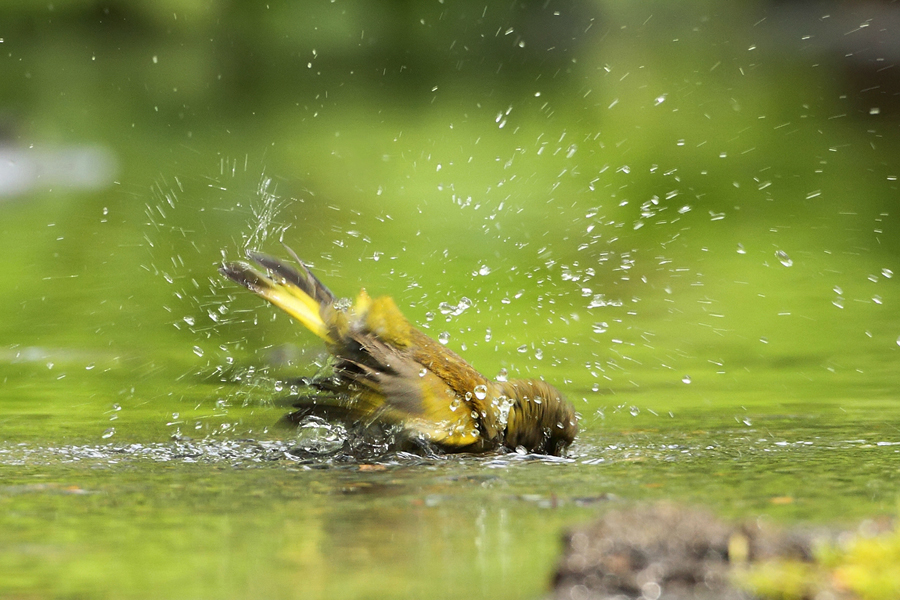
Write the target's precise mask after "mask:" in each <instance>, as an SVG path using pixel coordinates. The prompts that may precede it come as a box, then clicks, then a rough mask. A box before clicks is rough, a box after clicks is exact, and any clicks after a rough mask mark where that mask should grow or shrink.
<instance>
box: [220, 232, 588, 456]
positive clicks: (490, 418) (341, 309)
mask: <svg viewBox="0 0 900 600" xmlns="http://www.w3.org/2000/svg"><path fill="white" fill-rule="evenodd" d="M288 251H289V252H290V253H291V255H292V256H293V258H294V260H296V261H297V263H298V266H299V269H295V268H294V267H292V266H290V265H287V264H285V263H284V262H282V261H281V260H278V259H277V258H273V257H271V256H266V255H264V254H259V253H256V252H248V253H247V256H248V257H249V258H250V259H251V260H252V261H254V262H255V263H257V264H258V265H260V266H262V267H263V268H264V269H265V270H266V273H262V272H260V271H258V270H256V269H255V268H253V267H252V266H250V265H249V264H247V263H243V262H234V263H227V264H224V265H222V266H221V267H220V268H219V271H220V272H221V273H222V274H223V275H224V276H225V277H228V278H229V279H231V280H233V281H235V282H237V283H239V284H241V285H243V286H244V287H246V288H247V289H249V290H250V291H251V292H254V293H255V294H257V295H259V296H261V297H263V298H265V299H266V300H268V301H269V302H271V303H272V304H274V305H275V306H277V307H278V308H280V309H282V310H283V311H285V312H286V313H288V314H289V315H291V316H292V317H293V318H295V319H297V320H298V321H300V322H301V323H302V324H303V325H304V326H305V327H306V328H307V329H309V330H310V331H312V332H313V333H314V334H316V335H317V336H319V337H320V338H321V339H322V340H324V341H325V344H326V346H327V348H328V350H329V352H330V353H331V354H332V355H333V357H334V358H333V361H332V362H333V365H332V367H333V374H332V375H331V376H329V377H320V378H317V379H313V380H312V381H310V382H309V384H310V385H311V386H312V387H313V388H315V389H317V390H318V391H319V392H320V393H319V394H317V395H313V396H312V397H311V398H309V399H306V400H305V401H303V402H301V404H298V405H296V406H297V407H298V408H300V409H301V410H299V411H297V412H296V413H292V415H289V416H288V419H289V420H293V421H299V420H300V419H301V418H302V417H303V416H305V415H307V414H310V410H311V409H314V408H315V407H319V408H325V409H332V410H330V412H329V411H328V410H325V411H320V412H323V413H325V414H330V415H331V416H334V415H340V416H341V418H342V419H343V420H345V421H348V422H350V423H354V422H355V423H362V424H375V423H377V424H383V425H388V426H399V427H400V428H401V429H402V430H403V431H404V432H405V433H406V434H408V435H409V436H410V438H411V439H413V440H417V441H423V442H427V443H430V444H431V445H433V446H435V447H437V448H439V449H441V450H443V451H446V452H487V451H491V450H495V449H498V448H500V447H505V448H508V449H510V450H518V449H524V450H526V451H528V452H536V453H542V454H552V455H562V454H564V453H565V450H566V448H567V447H568V446H569V444H571V443H572V441H573V440H574V439H575V434H576V433H577V432H578V424H577V419H576V416H575V409H574V408H573V407H572V405H571V404H570V403H569V402H568V401H566V400H565V398H563V396H562V394H560V393H559V392H558V391H557V390H556V389H555V388H554V387H552V386H551V385H549V384H547V383H544V382H543V381H539V380H535V379H520V380H510V381H491V380H490V379H488V378H487V377H485V376H484V375H482V374H481V373H479V372H478V371H476V370H475V369H474V368H472V366H470V365H469V363H467V362H466V361H465V360H463V359H462V358H461V357H460V356H459V355H457V354H456V353H454V352H452V351H450V350H448V349H447V348H446V347H444V346H443V345H441V344H439V343H437V342H435V341H434V340H432V339H431V338H429V337H428V336H427V335H425V334H424V333H422V332H421V331H419V330H418V329H416V328H415V327H413V326H412V325H411V324H410V322H409V321H407V320H406V317H404V316H403V314H402V313H401V312H400V309H398V308H397V305H396V304H395V303H394V301H393V299H391V298H390V297H388V296H381V297H379V298H371V297H370V296H369V295H368V294H367V293H366V291H365V289H363V290H361V291H360V292H359V296H357V298H356V301H355V302H354V303H353V304H352V305H350V303H349V302H342V301H340V300H337V299H336V298H335V296H334V294H332V293H331V291H330V290H329V289H328V288H327V287H325V286H324V285H323V284H322V282H321V281H319V280H318V279H317V278H316V276H315V275H313V274H312V272H311V271H310V270H309V268H307V266H306V265H305V264H303V261H301V260H300V259H299V258H297V255H296V254H294V252H293V251H292V250H290V248H288Z"/></svg>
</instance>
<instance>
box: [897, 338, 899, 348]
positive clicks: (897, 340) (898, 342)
mask: <svg viewBox="0 0 900 600" xmlns="http://www.w3.org/2000/svg"><path fill="white" fill-rule="evenodd" d="M897 345H898V346H900V337H898V338H897Z"/></svg>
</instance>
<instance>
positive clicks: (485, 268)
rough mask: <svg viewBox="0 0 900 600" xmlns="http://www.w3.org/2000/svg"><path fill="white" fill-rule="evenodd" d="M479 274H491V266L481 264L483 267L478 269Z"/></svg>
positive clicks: (483, 275)
mask: <svg viewBox="0 0 900 600" xmlns="http://www.w3.org/2000/svg"><path fill="white" fill-rule="evenodd" d="M478 274H479V275H481V276H482V277H485V276H487V275H490V274H491V268H490V267H489V266H487V265H481V268H479V269H478Z"/></svg>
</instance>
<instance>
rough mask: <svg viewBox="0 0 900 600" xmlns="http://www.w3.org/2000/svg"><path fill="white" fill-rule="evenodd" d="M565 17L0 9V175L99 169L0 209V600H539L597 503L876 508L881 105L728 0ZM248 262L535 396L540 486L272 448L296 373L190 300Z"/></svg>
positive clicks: (887, 271)
mask: <svg viewBox="0 0 900 600" xmlns="http://www.w3.org/2000/svg"><path fill="white" fill-rule="evenodd" d="M332 4H333V3H332ZM585 6H590V7H593V8H591V10H596V11H598V15H599V16H596V18H595V20H594V21H593V22H594V23H595V25H594V27H596V31H597V33H596V35H594V33H591V34H590V35H587V34H582V33H579V36H582V35H583V37H578V40H579V43H578V44H576V45H575V47H569V46H565V45H561V46H560V48H561V49H560V50H558V51H556V52H548V53H546V54H541V53H540V52H538V51H537V50H533V52H532V54H527V55H525V54H517V52H518V50H516V49H517V48H518V49H522V48H521V47H520V46H518V45H516V44H515V43H514V42H515V40H514V39H513V37H515V35H514V34H509V35H499V36H496V35H495V34H496V31H497V27H498V26H499V25H504V24H511V25H510V26H512V27H513V29H514V30H515V29H516V28H517V27H520V26H521V27H524V28H525V29H526V30H527V27H525V25H524V24H523V23H527V21H526V22H523V21H521V19H522V18H523V17H515V16H514V15H512V14H511V13H509V14H508V13H506V12H503V11H499V13H497V12H496V11H495V12H492V11H487V10H485V14H484V15H481V14H480V13H479V14H476V15H474V16H473V15H467V14H463V12H461V11H464V10H465V9H464V8H462V7H456V8H453V7H444V8H441V7H440V6H437V5H436V6H435V7H432V8H428V9H424V8H423V9H422V10H423V11H424V12H422V14H421V15H420V14H418V13H416V14H413V13H415V10H414V9H412V8H410V7H406V11H407V12H408V14H407V15H406V16H407V17H409V19H411V20H410V21H409V23H407V20H409V19H405V18H401V17H397V16H394V17H390V15H392V14H394V13H393V12H391V10H389V9H388V8H385V7H382V9H381V12H378V13H377V14H376V15H375V16H372V17H371V18H370V17H368V16H366V15H365V14H364V12H365V11H364V10H363V8H361V7H358V6H355V5H346V6H338V7H334V6H331V5H327V6H326V5H323V6H319V7H317V8H316V9H315V10H313V11H312V12H311V13H310V15H309V19H307V20H302V19H298V17H297V15H295V14H293V12H292V11H293V9H292V8H291V7H290V5H288V4H277V3H276V4H274V5H271V6H270V8H269V9H267V10H268V11H269V12H264V11H262V9H260V11H259V12H255V11H254V10H252V9H241V10H238V9H236V8H234V7H230V8H223V7H220V8H219V9H218V11H219V12H216V11H215V10H214V9H207V8H204V7H201V6H200V5H199V4H197V6H194V5H193V4H189V3H185V6H184V7H183V8H181V9H176V10H175V11H174V14H175V15H176V17H177V16H178V15H179V14H180V15H181V17H182V18H181V19H178V18H176V19H173V20H171V21H170V17H171V15H170V14H169V13H170V12H172V11H169V10H167V11H165V13H163V11H162V9H159V10H160V13H159V14H156V13H155V12H154V10H155V9H151V8H146V9H142V10H143V12H141V11H137V12H134V13H124V17H123V16H122V14H113V15H112V16H111V17H110V16H102V15H101V16H98V15H96V14H95V13H94V12H92V11H91V10H90V9H88V8H85V7H82V6H81V5H80V4H79V3H75V2H73V3H68V4H63V5H61V6H60V7H59V12H58V13H55V15H54V16H49V17H48V15H47V14H45V13H44V12H41V11H37V10H36V9H29V8H27V7H25V6H24V5H23V7H20V8H19V9H16V10H13V9H9V10H10V11H11V12H10V14H9V17H10V19H11V20H10V21H8V22H9V23H11V25H10V26H9V27H10V33H9V34H8V35H6V34H0V37H3V38H4V42H3V45H2V49H3V50H5V51H6V52H7V55H6V56H5V57H3V58H2V62H0V65H2V69H3V74H4V79H3V80H4V81H8V82H12V83H6V84H3V86H5V87H3V88H2V90H0V91H2V96H0V97H2V99H3V102H4V103H5V104H4V105H3V106H5V107H7V110H8V111H9V112H10V115H11V116H10V117H9V120H10V121H11V123H12V125H13V126H12V128H11V130H12V133H11V134H10V136H9V138H8V142H9V144H10V145H12V146H14V147H17V148H28V146H29V145H34V146H35V148H38V149H40V148H53V147H61V146H75V147H78V146H82V145H85V144H100V145H102V146H103V147H105V148H107V149H108V150H109V152H110V153H111V154H112V155H113V156H115V159H116V163H117V165H118V166H117V170H116V172H115V175H114V176H111V177H110V178H109V181H108V185H105V186H101V187H100V188H98V189H94V190H77V189H72V187H71V186H69V185H65V184H64V183H63V184H60V183H59V182H56V183H50V182H48V179H47V178H46V177H45V178H44V179H43V180H42V179H41V178H38V181H37V183H35V184H34V186H33V187H32V188H31V189H29V190H28V191H27V192H25V193H22V194H19V195H11V196H9V197H4V198H2V199H0V251H2V256H4V259H5V260H4V270H3V274H2V275H0V282H2V285H0V314H2V315H3V319H2V321H0V382H2V385H0V440H2V441H0V596H4V597H12V598H422V597H441V598H472V597H477V598H481V597H484V598H487V597H490V598H537V597H540V596H541V594H543V593H545V592H546V591H547V589H548V586H549V582H550V579H551V575H552V572H553V566H554V562H555V560H556V559H557V557H558V555H559V552H560V549H561V543H560V540H561V535H562V533H563V532H564V531H565V530H566V529H567V528H569V527H572V526H574V525H577V524H580V523H584V522H586V521H589V520H590V519H592V518H594V517H596V516H597V515H599V514H601V513H602V511H604V510H608V509H609V508H612V507H619V506H623V505H630V504H632V503H634V502H638V501H648V500H659V499H668V500H675V501H680V502H685V503H692V504H695V503H699V504H702V505H705V506H708V507H710V508H712V509H713V510H714V511H716V512H717V513H719V514H721V515H724V516H726V517H730V518H737V519H757V518H763V519H769V520H772V521H775V522H779V523H784V524H809V523H816V524H822V523H824V524H829V525H832V526H839V527H840V526H848V527H850V526H853V525H854V524H855V523H856V522H858V521H859V520H860V519H864V518H867V517H872V516H876V515H884V514H887V515H893V514H896V511H897V505H898V492H900V484H898V483H897V482H898V481H900V478H898V467H897V465H898V451H900V427H898V425H900V418H898V417H900V405H898V395H900V379H898V375H897V369H896V364H897V360H898V352H900V345H898V340H900V289H898V283H900V261H898V244H897V241H896V240H898V239H900V238H898V237H897V233H896V232H897V226H898V217H897V214H896V206H895V204H896V202H897V198H898V184H897V177H898V176H900V141H898V137H897V120H896V118H897V117H896V115H894V114H892V113H891V112H890V108H891V107H890V103H889V102H886V100H885V98H881V100H885V103H884V104H882V107H883V109H882V110H881V111H880V112H878V114H870V105H871V103H870V100H871V98H870V97H869V96H867V95H865V94H862V93H861V92H859V89H858V88H852V87H851V88H848V89H849V92H848V89H844V88H843V87H842V86H848V85H850V84H849V83H846V82H844V80H843V79H842V71H841V69H840V68H839V67H840V62H839V61H834V64H832V63H830V62H829V60H830V59H828V56H827V55H822V56H818V55H817V56H810V55H807V54H804V53H803V52H797V53H794V54H792V53H791V52H787V53H786V52H785V50H784V46H783V45H782V44H783V43H784V42H783V40H782V38H781V37H779V33H778V31H777V28H776V27H775V26H774V25H772V26H767V25H759V23H761V22H762V23H769V22H770V21H765V19H763V17H764V16H765V14H766V13H765V10H766V9H765V7H764V6H762V5H761V6H757V7H753V6H752V5H748V6H747V7H744V8H742V9H740V10H738V12H734V13H721V14H720V13H717V12H716V11H715V10H710V9H709V8H708V7H707V6H706V5H704V4H702V3H699V4H691V5H690V6H692V7H693V8H692V9H691V10H687V11H685V12H679V13H678V15H674V14H668V13H666V12H665V11H666V9H665V7H664V6H663V5H659V6H655V5H653V6H651V7H650V8H645V9H644V8H642V9H637V8H630V9H629V8H625V7H623V6H620V5H619V3H599V4H596V5H594V4H590V5H585ZM392 8H393V9H395V12H396V15H402V14H406V13H402V12H401V11H399V9H398V8H397V7H392ZM42 10H43V9H42ZM179 10H181V11H182V12H179ZM498 10H499V9H498ZM641 10H645V11H646V12H640V11H641ZM735 10H737V9H735ZM454 11H457V12H454ZM479 15H480V16H479ZM601 16H602V18H601ZM413 17H415V18H413ZM419 17H421V19H422V20H423V21H424V24H423V25H421V26H422V27H426V28H430V29H427V31H420V30H417V29H415V28H414V26H415V25H416V23H418V22H419ZM650 17H652V18H650ZM109 19H113V20H115V19H121V23H120V25H118V26H117V27H118V28H116V27H113V28H112V29H110V30H107V29H105V27H106V25H103V24H105V23H109V22H110V21H109ZM479 19H480V20H479ZM516 19H520V20H516ZM507 20H509V23H507ZM773 21H774V19H773ZM301 22H302V23H305V24H304V25H301V24H300V23H301ZM397 22H399V23H403V24H404V26H403V27H404V28H406V29H404V28H401V29H402V30H403V31H406V32H407V33H408V34H409V35H408V36H406V37H404V36H400V37H399V38H396V37H394V38H392V37H390V36H388V38H386V39H392V40H394V42H395V43H397V44H399V48H400V50H398V51H397V52H394V50H396V48H395V49H393V50H392V49H391V47H390V44H388V43H387V42H384V41H383V40H384V39H385V38H384V37H382V38H378V39H380V40H381V41H376V42H372V44H373V46H372V47H374V48H375V50H372V53H371V54H370V53H369V50H366V49H367V48H370V46H365V45H360V43H359V42H358V40H359V39H366V40H367V39H369V38H368V37H366V35H375V37H376V38H377V35H384V32H385V31H388V30H390V26H391V25H390V24H391V23H395V24H396V23H397ZM98 23H99V24H100V25H98ZM237 23H242V24H245V25H246V27H245V28H244V29H237V30H235V29H233V28H234V26H235V24H237ZM290 23H295V24H296V27H293V26H288V24H290ZM440 23H447V25H446V28H448V29H445V28H443V27H442V26H441V25H440ZM453 23H456V25H453ZM471 23H475V25H471V27H470V26H469V25H466V24H471ZM754 24H756V25H754ZM101 25H102V26H101ZM505 30H506V27H503V28H502V29H500V32H501V34H502V33H503V31H505ZM578 30H579V31H584V29H583V28H579V29H578ZM234 31H237V32H238V33H226V32H234ZM361 31H368V32H369V33H367V34H366V35H364V36H363V37H362V38H360V32H361ZM590 31H594V30H590ZM429 32H430V33H429ZM479 32H481V33H479ZM485 32H488V33H489V35H487V33H485ZM31 33H37V34H40V35H30V34H31ZM26 34H28V35H26ZM482 34H484V35H482ZM229 36H231V37H229ZM457 39H458V40H459V45H458V46H457V45H452V46H451V43H452V42H453V41H454V40H457ZM523 39H525V41H526V42H527V43H526V44H525V46H524V48H531V49H533V48H535V46H537V45H538V42H533V43H532V41H530V40H531V39H532V38H528V37H527V35H526V37H525V38H523ZM72 40H75V41H77V44H76V46H75V47H77V48H79V49H80V50H79V51H78V52H74V51H72V47H73V46H72V45H71V43H70V42H72ZM207 40H208V41H207ZM398 40H399V41H398ZM480 40H481V41H480ZM483 40H499V41H496V42H487V41H483ZM506 41H508V42H509V47H507V46H502V47H495V46H491V44H501V45H502V44H505V43H506ZM410 48H413V49H418V50H419V52H418V53H417V52H415V51H411V50H410ZM498 48H500V49H498ZM313 49H315V50H316V53H315V55H314V54H313V52H312V50H313ZM786 54H788V55H789V56H786ZM92 56H93V58H92ZM307 63H310V64H312V66H311V67H310V66H308V65H307ZM404 65H406V67H408V68H401V67H403V66H404ZM498 65H499V66H501V67H503V68H499V67H498ZM842 82H843V83H842ZM857 92H859V93H857ZM867 103H868V104H867ZM281 241H284V242H285V243H288V244H289V245H290V246H291V247H292V248H293V249H294V250H296V252H297V253H298V254H299V255H300V256H301V257H302V258H304V259H305V260H308V261H311V262H312V263H313V264H314V265H315V270H316V272H317V273H319V274H320V275H321V277H322V279H323V280H324V281H325V282H326V283H327V284H328V285H330V286H331V287H332V289H333V290H334V291H335V292H336V293H338V294H339V295H343V296H351V295H354V294H355V293H356V292H357V291H358V289H359V287H360V286H365V287H366V288H367V290H368V291H369V292H370V293H372V294H390V295H392V296H394V298H395V299H396V300H397V302H398V304H399V306H400V307H401V308H402V309H403V310H404V312H405V313H406V314H407V316H408V317H409V318H410V320H412V321H413V322H414V323H416V324H417V325H419V326H420V327H422V328H423V329H424V330H425V331H427V332H428V333H429V334H431V335H433V336H437V335H438V334H439V333H441V332H447V333H449V335H450V341H449V344H448V346H449V347H450V348H451V349H453V350H455V351H457V352H459V353H460V354H462V355H464V356H465V357H467V358H468V359H470V360H471V362H472V363H473V364H474V365H475V366H476V367H478V368H479V369H481V370H483V371H484V372H485V373H487V374H491V375H493V374H495V373H497V372H498V371H499V370H500V369H501V368H505V369H507V370H508V371H509V374H510V376H511V377H512V376H528V377H536V376H540V377H544V378H545V379H546V380H548V381H550V382H551V383H553V384H554V385H556V386H557V387H559V388H560V389H561V390H563V392H564V393H565V394H566V395H567V396H568V398H569V399H570V400H572V402H573V403H574V404H575V406H576V408H577V410H578V412H579V414H580V416H581V419H580V423H581V433H580V435H579V438H578V439H577V440H576V443H575V444H574V446H573V447H572V448H571V452H570V454H569V456H568V457H567V458H566V459H564V460H551V459H548V458H539V457H522V456H517V455H511V456H510V455H507V456H500V455H492V456H485V457H471V456H451V457H417V456H409V455H402V454H401V455H396V454H392V455H387V456H384V457H377V458H366V459H352V458H349V457H345V456H330V455H322V456H318V457H316V456H312V457H311V456H307V455H303V456H298V455H296V454H292V453H291V452H290V451H291V449H292V448H294V447H296V446H297V445H298V444H300V445H303V444H306V443H308V442H309V440H310V437H309V436H310V435H312V436H316V435H322V432H305V433H304V434H302V435H300V436H299V437H298V433H297V432H294V431H290V430H284V429H281V428H279V427H277V426H276V423H277V421H278V419H279V417H280V416H281V415H282V414H283V413H284V412H285V410H286V408H285V404H286V401H287V400H288V399H287V398H286V396H287V393H286V392H285V391H284V390H283V389H280V385H279V384H278V383H277V382H278V380H279V379H280V378H285V377H290V376H294V375H297V374H303V373H310V372H311V371H312V370H314V368H315V367H314V366H313V363H314V362H316V361H318V360H320V358H321V351H322V349H321V347H320V346H319V345H318V344H317V342H316V340H315V339H314V338H313V336H312V335H310V334H308V333H306V332H304V331H302V330H301V327H300V326H298V325H294V324H291V323H290V320H289V319H288V318H287V317H286V316H284V315H280V314H277V312H276V311H275V310H274V309H272V308H271V307H269V306H267V305H265V304H264V303H263V302H262V301H260V300H258V299H256V298H254V297H252V295H251V294H249V293H247V292H246V291H245V290H243V289H239V288H237V286H234V285H232V284H230V283H229V282H226V281H224V280H222V279H221V278H220V277H219V276H218V275H217V273H216V267H217V265H218V264H220V262H221V261H222V260H223V258H225V259H236V258H240V256H241V253H242V251H243V249H244V248H245V247H254V248H257V247H258V248H261V249H263V250H264V251H266V252H269V253H272V254H278V255H284V254H285V251H284V250H283V248H282V247H281ZM463 297H466V298H468V299H470V300H471V301H472V307H471V308H469V309H467V310H465V311H462V312H461V313H460V314H458V315H453V314H452V313H447V314H444V312H442V310H441V303H444V302H446V303H449V304H450V305H452V306H458V304H459V302H460V300H461V299H462V298H463ZM445 311H446V308H445Z"/></svg>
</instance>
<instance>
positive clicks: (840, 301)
mask: <svg viewBox="0 0 900 600" xmlns="http://www.w3.org/2000/svg"><path fill="white" fill-rule="evenodd" d="M831 303H832V304H834V305H835V306H837V307H838V308H844V299H843V298H842V297H841V296H838V297H837V298H835V299H834V300H832V301H831Z"/></svg>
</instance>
